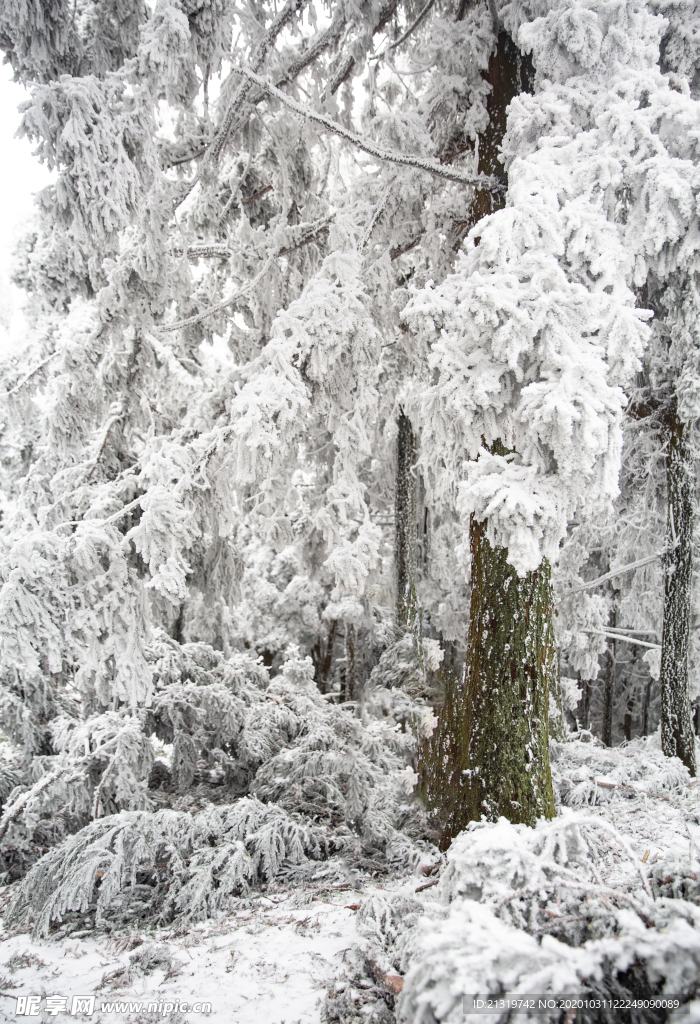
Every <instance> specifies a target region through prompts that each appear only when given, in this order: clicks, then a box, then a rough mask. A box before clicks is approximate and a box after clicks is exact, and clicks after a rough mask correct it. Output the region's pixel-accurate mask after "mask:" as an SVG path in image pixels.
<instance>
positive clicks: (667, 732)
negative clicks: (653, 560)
mask: <svg viewBox="0 0 700 1024" xmlns="http://www.w3.org/2000/svg"><path fill="white" fill-rule="evenodd" d="M667 427H668V433H667V438H668V449H667V453H666V487H667V502H668V518H667V524H666V556H665V559H664V569H665V573H664V576H665V579H664V622H663V635H662V640H661V677H660V682H661V746H662V749H663V752H664V754H666V755H667V757H673V756H675V757H679V758H680V759H681V761H682V762H683V764H684V765H685V766H686V768H688V770H689V771H690V774H691V775H693V776H694V775H695V774H696V771H697V766H696V763H695V737H694V735H693V728H692V723H691V717H690V700H689V698H688V644H689V640H690V600H691V590H692V579H693V489H694V488H693V485H694V471H693V454H692V450H691V446H690V438H689V428H688V426H687V425H686V424H684V423H683V422H682V421H681V420H680V419H679V418H678V415H677V414H676V413H675V412H674V413H672V414H669V416H668V418H667Z"/></svg>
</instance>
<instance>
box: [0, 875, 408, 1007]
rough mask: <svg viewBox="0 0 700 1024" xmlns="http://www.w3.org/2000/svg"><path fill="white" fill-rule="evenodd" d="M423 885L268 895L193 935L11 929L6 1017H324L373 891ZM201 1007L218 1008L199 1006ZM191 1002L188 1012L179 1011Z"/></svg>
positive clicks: (0, 974) (4, 963)
mask: <svg viewBox="0 0 700 1024" xmlns="http://www.w3.org/2000/svg"><path fill="white" fill-rule="evenodd" d="M422 883H423V884H424V883H425V877H424V876H417V875H410V876H405V877H402V878H397V879H393V880H392V881H390V882H383V883H382V885H376V884H373V883H372V882H370V881H368V883H367V884H366V885H361V884H359V883H358V886H357V887H347V888H339V887H337V886H336V887H335V888H326V887H324V886H323V885H322V884H319V885H312V886H306V887H304V889H303V890H301V891H291V892H290V891H287V892H285V891H278V892H274V891H271V892H270V894H269V895H268V894H260V893H257V894H255V895H254V896H253V898H252V899H247V900H244V901H241V907H240V909H238V910H236V911H235V912H234V913H231V914H230V915H227V916H226V917H224V918H223V919H221V920H219V921H217V922H204V923H201V924H199V925H193V926H191V927H189V928H188V929H187V932H186V933H185V934H183V933H182V931H178V930H177V929H165V928H163V929H159V930H156V931H149V932H143V933H139V932H136V931H134V932H133V933H132V934H129V935H126V934H124V935H120V936H116V937H115V936H105V935H103V936H101V937H100V936H98V937H95V936H94V935H87V936H83V937H79V938H76V937H75V936H70V937H69V938H64V939H62V940H58V941H57V940H55V939H47V940H38V941H37V940H33V939H31V937H30V935H28V934H26V933H19V934H18V933H14V934H11V935H8V934H6V933H5V934H0V992H1V993H2V995H1V996H0V1021H21V1020H25V1019H26V1020H35V1021H37V1022H38V1021H48V1020H61V1019H64V1020H69V1019H70V1020H89V1021H91V1022H93V1024H98V1022H103V1024H108V1022H109V1021H116V1020H122V1021H125V1022H130V1024H131V1022H133V1024H136V1022H138V1024H151V1022H152V1021H153V1022H155V1021H163V1020H167V1021H169V1022H170V1024H185V1022H186V1021H188V1022H189V1024H196V1022H197V1021H202V1022H204V1021H205V1020H206V1021H210V1022H212V1024H214V1022H215V1024H224V1022H226V1024H318V1022H319V1021H320V1020H321V1011H322V1007H323V1004H324V1001H325V997H326V992H327V991H328V989H329V987H330V986H331V985H332V983H333V981H334V980H335V979H336V978H337V977H338V975H339V974H341V973H343V970H344V966H345V962H346V960H345V958H346V956H347V954H348V953H349V952H350V951H351V950H352V949H353V947H354V946H356V945H357V943H358V942H359V941H361V937H360V936H359V935H358V932H357V928H356V920H357V910H358V908H359V906H360V904H361V901H362V900H363V898H366V897H367V895H368V894H378V893H384V894H385V895H390V894H395V893H401V892H408V893H413V891H414V889H415V888H416V887H417V886H419V885H420V884H422ZM32 995H34V996H42V999H41V1004H40V1007H39V1009H40V1013H39V1015H38V1016H32V1017H29V1016H26V1017H25V1016H24V1015H18V1014H17V997H18V996H32ZM93 995H94V996H95V1004H94V1010H93V1012H92V1014H88V1013H81V1012H78V1013H77V1014H76V1015H71V1014H70V1010H71V1008H72V1005H73V1002H72V1000H73V996H93ZM48 996H60V997H64V998H67V1004H66V1009H67V1011H68V1012H67V1014H66V1013H64V1012H59V1013H58V1015H57V1016H49V1014H48V1013H47V1010H46V1005H47V1004H46V997H48ZM201 1002H208V1003H210V1004H211V1009H210V1010H208V1011H207V1012H204V1013H203V1012H201V1011H200V1012H193V1010H192V1006H193V1004H195V1003H201ZM184 1003H186V1004H187V1006H188V1009H187V1011H183V1010H182V1009H178V1008H177V1007H178V1004H180V1006H182V1004H184ZM117 1004H122V1005H121V1006H117ZM124 1004H127V1005H124ZM128 1004H132V1005H131V1006H129V1005H128ZM137 1004H138V1005H137ZM149 1004H158V1006H157V1009H155V1010H154V1009H153V1007H151V1008H150V1009H149ZM20 1009H22V1005H21V1004H20Z"/></svg>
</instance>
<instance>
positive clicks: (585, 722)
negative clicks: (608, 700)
mask: <svg viewBox="0 0 700 1024" xmlns="http://www.w3.org/2000/svg"><path fill="white" fill-rule="evenodd" d="M578 682H579V685H580V686H581V690H582V691H583V692H582V693H581V704H580V707H581V718H580V727H581V728H582V729H590V727H591V681H590V679H581V673H580V672H579V674H578Z"/></svg>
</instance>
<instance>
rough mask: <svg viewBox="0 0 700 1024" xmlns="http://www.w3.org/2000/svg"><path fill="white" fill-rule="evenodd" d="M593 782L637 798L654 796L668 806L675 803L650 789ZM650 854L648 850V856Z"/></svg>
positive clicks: (596, 780)
mask: <svg viewBox="0 0 700 1024" xmlns="http://www.w3.org/2000/svg"><path fill="white" fill-rule="evenodd" d="M593 781H594V782H595V784H596V786H601V787H602V788H603V789H626V790H628V791H629V792H630V793H635V794H636V795H637V796H653V797H655V798H656V799H657V800H665V801H666V803H668V804H671V803H673V801H672V800H671V798H670V796H664V794H663V793H652V792H650V791H649V790H648V789H635V788H634V786H625V785H624V783H622V782H601V781H600V779H593ZM648 852H649V851H648V850H647V854H648Z"/></svg>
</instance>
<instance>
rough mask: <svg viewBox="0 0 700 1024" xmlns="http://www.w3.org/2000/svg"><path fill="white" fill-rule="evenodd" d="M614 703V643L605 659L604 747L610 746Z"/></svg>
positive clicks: (611, 619) (613, 622)
mask: <svg viewBox="0 0 700 1024" xmlns="http://www.w3.org/2000/svg"><path fill="white" fill-rule="evenodd" d="M615 622H616V616H615V611H614V610H613V611H612V612H611V614H610V625H611V626H614V625H615ZM614 703H615V641H614V640H613V641H612V651H608V653H607V656H606V659H605V686H604V688H603V728H602V740H603V743H604V744H605V746H606V747H611V746H612V724H613V706H614Z"/></svg>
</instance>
